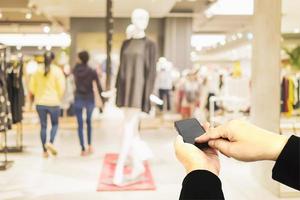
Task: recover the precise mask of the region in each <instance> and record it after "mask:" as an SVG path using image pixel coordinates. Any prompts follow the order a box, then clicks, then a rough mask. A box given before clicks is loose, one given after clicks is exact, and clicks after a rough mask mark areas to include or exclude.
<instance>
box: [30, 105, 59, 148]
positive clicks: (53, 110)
mask: <svg viewBox="0 0 300 200" xmlns="http://www.w3.org/2000/svg"><path fill="white" fill-rule="evenodd" d="M36 110H37V113H38V115H39V118H40V124H41V132H40V134H41V141H42V145H43V150H44V152H46V151H47V149H46V147H45V144H46V142H47V116H48V114H49V115H50V120H51V126H52V127H51V132H50V143H52V144H53V142H54V139H55V136H56V133H57V129H58V118H59V115H60V108H59V106H42V105H37V106H36Z"/></svg>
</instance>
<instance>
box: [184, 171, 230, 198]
mask: <svg viewBox="0 0 300 200" xmlns="http://www.w3.org/2000/svg"><path fill="white" fill-rule="evenodd" d="M198 199H199V200H200V199H214V200H215V199H224V195H223V191H222V184H221V181H220V179H219V178H218V177H217V176H216V175H215V174H213V173H211V172H209V171H206V170H195V171H192V172H191V173H189V174H188V175H187V176H186V177H185V179H184V181H183V183H182V190H181V194H180V200H198Z"/></svg>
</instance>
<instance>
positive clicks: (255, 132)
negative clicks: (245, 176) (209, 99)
mask: <svg viewBox="0 0 300 200" xmlns="http://www.w3.org/2000/svg"><path fill="white" fill-rule="evenodd" d="M287 140H288V138H287V137H286V136H283V135H278V134H274V133H272V132H269V131H266V130H264V129H261V128H259V127H256V126H254V125H251V124H250V123H247V122H244V121H241V120H233V121H231V122H229V123H227V124H224V125H221V126H219V127H217V128H211V129H209V130H208V131H207V132H206V133H205V134H203V135H201V136H200V137H198V138H196V142H199V143H202V142H207V141H208V144H209V146H210V147H212V148H215V149H217V150H218V151H220V152H221V153H222V154H224V155H226V156H228V157H233V158H235V159H237V160H241V161H258V160H274V161H276V160H277V158H278V156H279V154H280V153H281V151H282V149H283V147H284V146H285V144H286V143H287Z"/></svg>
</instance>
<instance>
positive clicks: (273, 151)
mask: <svg viewBox="0 0 300 200" xmlns="http://www.w3.org/2000/svg"><path fill="white" fill-rule="evenodd" d="M288 139H289V138H288V137H287V136H285V135H276V137H274V140H270V145H269V146H270V148H268V149H269V155H267V159H266V160H272V161H276V160H277V159H278V157H279V155H280V153H281V152H282V150H283V148H284V146H285V145H286V143H287V141H288Z"/></svg>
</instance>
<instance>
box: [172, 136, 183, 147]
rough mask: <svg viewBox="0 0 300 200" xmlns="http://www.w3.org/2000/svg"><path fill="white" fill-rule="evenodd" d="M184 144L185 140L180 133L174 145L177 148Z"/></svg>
mask: <svg viewBox="0 0 300 200" xmlns="http://www.w3.org/2000/svg"><path fill="white" fill-rule="evenodd" d="M182 144H184V142H183V138H182V137H181V135H178V136H177V137H176V139H175V142H174V147H175V149H176V148H177V147H179V146H181V145H182Z"/></svg>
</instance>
